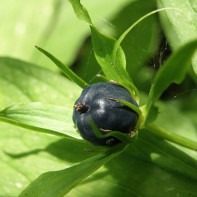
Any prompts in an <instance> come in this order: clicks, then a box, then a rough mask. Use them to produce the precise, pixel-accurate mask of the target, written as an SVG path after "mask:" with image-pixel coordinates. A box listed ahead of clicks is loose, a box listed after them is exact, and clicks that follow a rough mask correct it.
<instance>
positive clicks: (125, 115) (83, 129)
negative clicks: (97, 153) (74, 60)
mask: <svg viewBox="0 0 197 197" xmlns="http://www.w3.org/2000/svg"><path fill="white" fill-rule="evenodd" d="M110 98H113V99H120V100H125V101H128V102H130V103H132V104H134V105H136V106H138V105H137V103H136V102H135V100H134V99H133V98H132V97H131V95H130V94H129V92H128V91H127V90H126V89H125V88H124V87H122V86H119V85H116V84H114V83H107V82H101V83H96V84H93V85H90V86H88V87H86V88H85V89H84V90H83V91H82V93H81V96H80V97H79V98H78V99H77V100H76V102H75V105H74V112H73V122H74V123H75V125H76V127H77V129H78V131H79V132H80V134H81V136H82V137H83V138H84V139H85V140H87V141H89V142H91V143H92V144H94V145H99V146H106V145H115V144H117V143H119V142H120V141H119V140H118V139H116V138H115V137H105V138H98V137H96V136H95V134H94V131H93V129H92V127H91V124H90V120H93V121H94V123H95V124H96V126H97V128H98V129H99V130H100V132H101V133H102V134H103V135H105V134H106V133H107V132H106V131H108V132H109V131H119V132H122V133H129V132H130V131H131V130H132V129H134V127H135V125H136V122H137V114H136V113H135V112H134V111H133V110H131V109H130V108H128V107H127V106H124V105H123V104H121V103H118V102H115V101H113V100H110Z"/></svg>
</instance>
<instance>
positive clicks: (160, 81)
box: [146, 40, 197, 114]
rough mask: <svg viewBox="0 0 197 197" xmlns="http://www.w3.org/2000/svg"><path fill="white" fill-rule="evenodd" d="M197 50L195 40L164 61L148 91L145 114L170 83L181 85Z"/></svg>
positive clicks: (196, 41)
mask: <svg viewBox="0 0 197 197" xmlns="http://www.w3.org/2000/svg"><path fill="white" fill-rule="evenodd" d="M196 48H197V40H195V41H192V42H189V43H187V44H185V45H184V46H182V47H181V48H180V49H179V50H178V51H176V52H175V53H174V54H172V56H171V57H170V58H169V59H168V60H167V61H166V63H165V64H164V65H163V67H162V68H160V70H159V71H158V73H157V75H156V77H155V79H154V83H153V85H152V87H151V89H150V93H149V96H148V102H147V106H146V110H147V114H148V113H150V112H148V111H149V110H150V108H151V106H152V104H154V103H155V102H156V101H157V99H158V98H159V97H160V96H161V94H162V93H163V92H164V90H165V89H166V88H167V87H168V86H169V85H170V84H171V83H173V82H174V83H181V81H182V80H183V78H184V76H185V74H186V72H187V69H188V67H189V65H190V64H189V63H190V61H191V58H192V56H193V54H194V52H195V50H196Z"/></svg>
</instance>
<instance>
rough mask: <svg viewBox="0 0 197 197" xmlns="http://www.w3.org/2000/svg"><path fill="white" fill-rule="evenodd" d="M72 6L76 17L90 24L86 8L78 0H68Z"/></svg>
mask: <svg viewBox="0 0 197 197" xmlns="http://www.w3.org/2000/svg"><path fill="white" fill-rule="evenodd" d="M69 1H70V3H71V4H72V6H73V9H74V11H75V14H76V15H77V17H78V18H79V19H81V20H83V21H85V22H86V23H88V24H92V21H91V19H90V16H89V14H88V12H87V10H86V8H85V7H84V6H83V5H82V4H81V3H80V0H69Z"/></svg>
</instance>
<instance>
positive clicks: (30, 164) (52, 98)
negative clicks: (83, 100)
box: [0, 57, 97, 197]
mask: <svg viewBox="0 0 197 197" xmlns="http://www.w3.org/2000/svg"><path fill="white" fill-rule="evenodd" d="M0 71H1V72H0V109H1V110H2V109H3V108H5V107H6V106H10V105H13V104H17V105H15V107H16V106H17V108H18V109H19V107H20V106H22V104H21V103H28V102H42V103H44V104H43V105H44V106H51V107H52V104H53V109H56V110H57V109H58V110H59V112H61V109H60V107H58V106H60V105H61V106H62V109H64V110H65V112H66V109H68V113H66V114H65V117H67V115H69V114H70V113H71V111H72V110H73V105H74V102H75V100H76V99H77V98H78V96H79V95H80V92H81V88H79V87H78V86H77V85H76V84H74V83H73V82H71V81H70V80H68V79H66V78H65V77H63V76H62V75H60V74H56V73H52V72H50V71H48V70H46V69H43V68H40V67H37V66H35V65H33V64H30V63H27V62H24V61H20V60H16V59H12V58H3V57H1V58H0ZM18 103H20V104H21V105H20V104H18ZM31 104H33V103H31ZM31 104H30V105H31ZM27 105H28V104H27ZM55 105H58V106H57V108H56V106H55ZM42 107H43V106H42ZM42 107H41V106H40V107H39V105H38V106H37V109H39V108H42ZM43 108H44V107H43ZM43 113H44V112H43ZM43 113H42V115H44V114H43ZM51 113H52V112H51ZM60 114H61V113H60ZM60 114H59V115H60ZM15 115H16V114H15ZM51 115H52V114H51ZM15 117H16V116H15ZM24 118H25V117H24ZM57 118H58V117H57ZM59 118H60V117H59ZM67 118H68V119H67V120H70V121H69V122H66V123H65V124H68V125H69V124H70V132H71V133H73V134H74V133H75V134H76V131H75V129H74V127H73V128H72V129H71V125H73V122H72V116H69V117H67ZM60 119H61V118H60ZM52 122H53V123H54V121H52ZM35 124H37V126H41V124H40V123H39V122H37V123H35ZM48 124H49V122H48ZM42 126H43V125H42ZM45 126H46V125H45ZM50 126H53V125H52V124H51V125H50ZM62 126H63V125H62ZM57 127H58V125H57ZM0 141H1V143H0V174H1V178H0V196H4V197H7V196H18V195H19V192H21V191H22V189H23V188H25V187H26V186H27V185H28V184H29V183H30V182H31V181H32V180H34V179H35V178H36V177H38V176H39V175H40V174H42V173H44V172H47V171H51V170H58V169H63V168H66V167H69V166H70V165H72V164H76V163H78V162H81V161H83V160H84V159H87V158H89V157H91V156H94V155H95V154H96V153H97V152H87V151H84V149H86V148H90V149H94V147H93V146H91V145H90V144H87V143H85V141H82V140H77V139H75V140H73V138H69V139H68V138H64V139H60V138H59V137H56V136H51V135H44V134H42V133H38V132H31V131H29V130H27V129H23V128H20V127H16V126H13V125H11V124H7V123H4V122H0ZM71 150H72V151H71Z"/></svg>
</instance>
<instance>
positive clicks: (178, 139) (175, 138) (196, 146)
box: [146, 124, 197, 151]
mask: <svg viewBox="0 0 197 197" xmlns="http://www.w3.org/2000/svg"><path fill="white" fill-rule="evenodd" d="M146 129H147V130H148V131H149V132H150V133H152V134H154V135H156V136H158V137H160V138H162V139H165V140H168V141H171V142H174V143H176V144H179V145H181V146H184V147H186V148H189V149H192V150H195V151H196V150H197V142H195V141H192V140H190V139H188V138H185V137H182V136H180V135H177V134H175V133H172V132H170V131H167V130H165V129H163V128H159V127H158V126H156V125H154V124H149V125H146Z"/></svg>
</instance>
